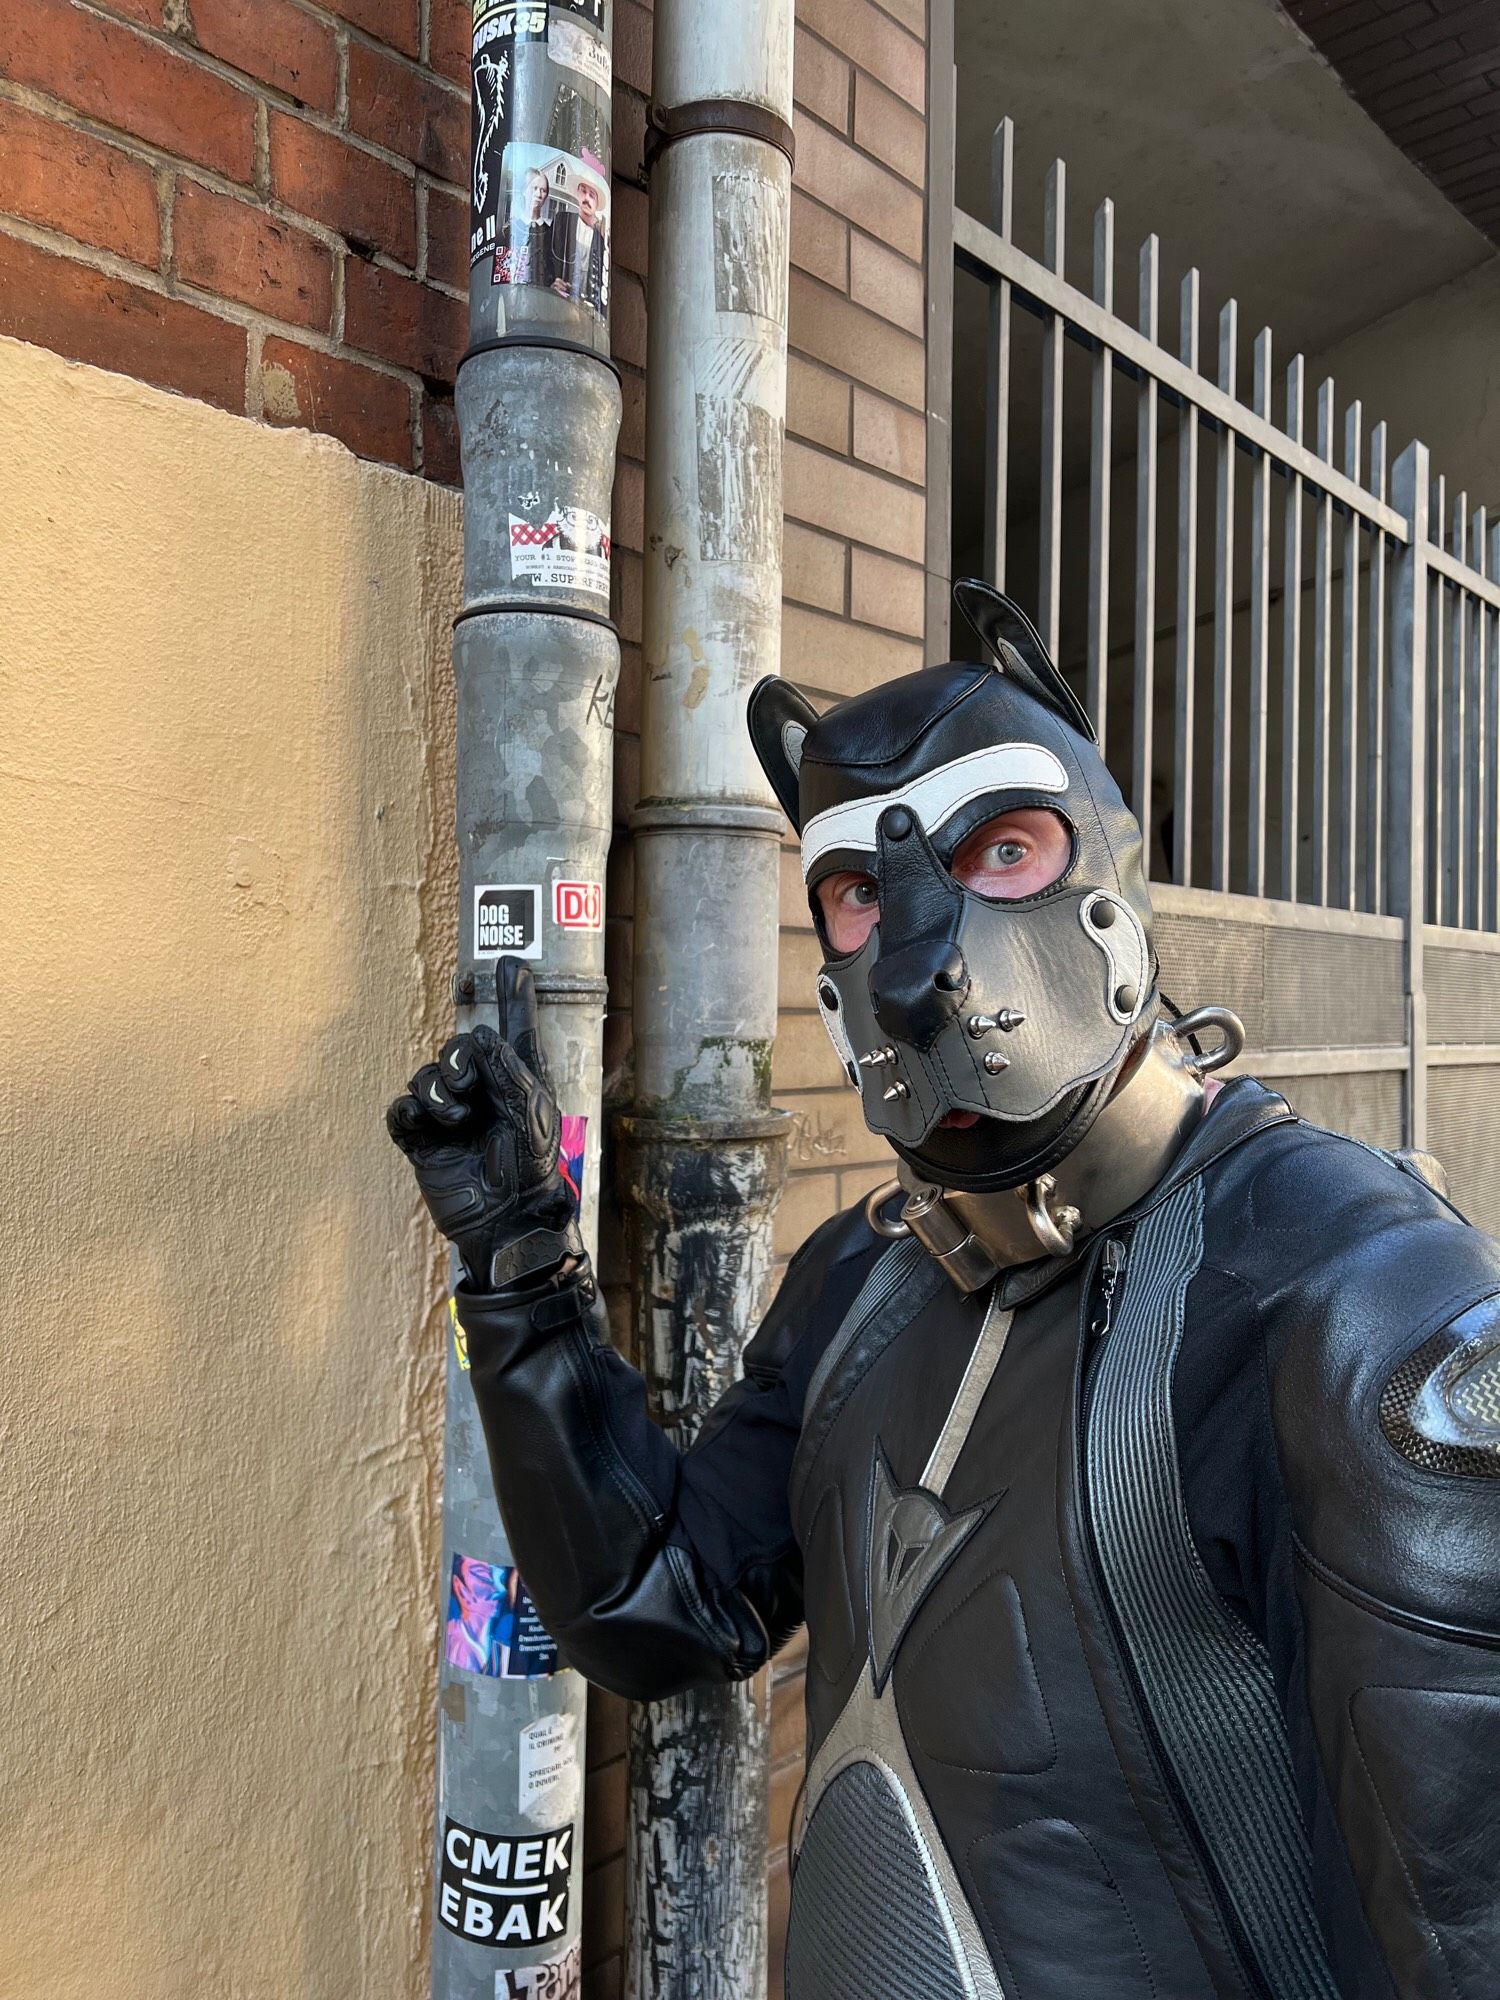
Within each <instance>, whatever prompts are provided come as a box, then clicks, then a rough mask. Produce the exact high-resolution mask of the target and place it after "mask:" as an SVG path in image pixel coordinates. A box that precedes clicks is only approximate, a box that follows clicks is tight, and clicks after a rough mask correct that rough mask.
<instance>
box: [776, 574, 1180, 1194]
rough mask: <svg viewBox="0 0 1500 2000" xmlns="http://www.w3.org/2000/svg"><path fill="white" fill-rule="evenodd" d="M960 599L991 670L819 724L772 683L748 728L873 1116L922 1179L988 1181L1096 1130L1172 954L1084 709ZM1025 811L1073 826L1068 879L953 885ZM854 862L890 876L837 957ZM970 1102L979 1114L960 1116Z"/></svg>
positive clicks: (988, 1187) (831, 1002) (979, 590)
mask: <svg viewBox="0 0 1500 2000" xmlns="http://www.w3.org/2000/svg"><path fill="white" fill-rule="evenodd" d="M954 598H955V601H956V602H957V604H958V606H959V609H960V610H961V611H962V612H963V613H964V616H965V617H966V618H967V619H968V621H969V623H970V624H971V625H972V626H973V628H974V630H975V631H976V633H977V634H978V635H979V638H980V639H981V641H982V642H983V644H984V646H985V648H986V650H987V651H988V653H989V654H990V655H991V658H992V661H993V664H992V665H984V666H976V665H971V664H966V663H962V662H952V663H950V664H948V665H947V666H940V667H927V668H924V669H923V670H922V671H921V672H919V673H914V674H907V675H905V676H903V677H902V678H901V679H900V680H895V681H888V682H886V683H885V685H884V686H882V687H878V688H874V689H872V690H870V692H869V693H867V694H859V695H855V696H852V697H851V698H850V699H849V700H847V701H842V702H839V703H837V704H836V705H835V706H834V707H832V708H830V709H829V710H828V711H827V712H826V713H825V714H824V715H822V716H819V715H818V713H817V711H816V710H815V709H814V708H813V707H812V706H811V705H810V704H809V703H808V702H807V701H806V700H805V698H804V697H803V696H802V695H800V694H799V693H798V692H797V691H796V689H795V688H792V687H789V686H788V685H787V684H786V683H785V682H784V681H781V680H776V679H768V680H763V681H761V682H760V684H759V685H758V686H757V687H756V688H755V690H754V692H753V693H752V695H751V697H750V707H749V723H750V734H751V738H752V741H753V743H754V745H755V750H756V754H757V756H758V757H759V759H760V761H761V764H762V766H763V767H764V769H765V772H766V775H767V777H768V778H769V779H770V781H771V784H772V786H773V788H774V790H775V792H776V796H777V798H778V799H779V800H780V802H781V805H782V808H783V810H784V811H785V812H786V814H787V817H788V818H789V819H790V820H791V822H792V824H793V825H794V826H795V827H796V828H797V831H798V832H799V834H800V835H801V839H802V870H803V877H804V879H805V881H806V883H807V887H808V892H809V898H810V900H811V902H812V906H813V920H814V923H815V925H816V926H817V930H818V936H819V939H820V941H821V943H822V947H823V968H822V971H821V972H820V973H819V975H818V988H817V996H818V1007H819V1010H820V1011H821V1013H822V1016H823V1021H824V1024H825V1026H826V1027H827V1029H828V1032H829V1035H830V1036H831V1038H832V1040H833V1045H834V1047H835V1049H836V1050H837V1051H838V1055H839V1059H840V1061H841V1062H842V1063H843V1065H844V1069H845V1072H846V1073H847V1075H848V1077H849V1081H850V1082H851V1084H853V1085H854V1087H855V1088H856V1089H857V1090H858V1091H859V1093H860V1097H861V1100H862V1106H863V1111H864V1117H865V1122H866V1124H867V1125H868V1126H869V1127H870V1129H871V1131H873V1132H876V1133H878V1134H879V1135H880V1136H881V1137H882V1138H884V1139H888V1140H889V1141H890V1143H891V1145H892V1146H893V1147H894V1148H895V1150H896V1152H897V1153H898V1154H899V1155H900V1156H901V1158H902V1159H903V1160H905V1161H906V1162H907V1163H908V1164H909V1165H910V1166H911V1167H912V1168H913V1169H914V1170H915V1171H916V1172H917V1173H918V1174H920V1175H921V1176H922V1178H923V1179H924V1180H926V1181H929V1182H932V1183H934V1184H936V1185H937V1186H939V1187H948V1188H955V1189H962V1190H965V1191H967V1192H971V1193H987V1192H990V1191H992V1190H997V1189H1002V1188H1010V1187H1020V1186H1022V1185H1023V1184H1024V1183H1025V1182H1027V1181H1030V1180H1033V1179H1035V1178H1036V1177H1037V1176H1038V1175H1039V1174H1043V1173H1045V1172H1047V1171H1048V1170H1049V1169H1050V1168H1052V1167H1053V1166H1055V1165H1056V1164H1057V1162H1058V1161H1059V1160H1061V1159H1063V1158H1064V1157H1065V1156H1066V1155H1067V1154H1068V1153H1069V1152H1071V1151H1072V1149H1073V1148H1074V1147H1075V1146H1076V1145H1077V1144H1078V1142H1079V1141H1080V1140H1081V1139H1082V1138H1083V1136H1084V1134H1085V1133H1086V1132H1087V1131H1088V1129H1089V1127H1090V1125H1091V1124H1092V1123H1093V1121H1094V1119H1095V1117H1096V1116H1097V1115H1098V1113H1099V1111H1100V1110H1101V1108H1102V1107H1103V1105H1104V1103H1105V1101H1106V1099H1107V1098H1108V1096H1109V1093H1110V1090H1111V1089H1112V1088H1113V1086H1114V1083H1115V1080H1116V1078H1117V1077H1118V1076H1119V1074H1120V1071H1121V1069H1122V1068H1123V1066H1124V1064H1125V1062H1126V1060H1127V1058H1128V1057H1129V1055H1130V1054H1131V1052H1132V1050H1133V1049H1134V1048H1135V1045H1136V1044H1137V1042H1139V1041H1140V1040H1141V1038H1142V1037H1143V1036H1144V1035H1145V1034H1146V1033H1147V1032H1148V1031H1149V1029H1150V1027H1151V1025H1152V1023H1153V1021H1154V1020H1155V1018H1156V1013H1157V1009H1158V1004H1159V1002H1158V993H1157V965H1156V957H1155V953H1154V951H1153V948H1152V943H1151V900H1150V896H1149V894H1148V892H1147V889H1146V878H1145V869H1144V864H1143V858H1142V853H1141V832H1140V828H1139V827H1138V825H1137V824H1136V821H1135V819H1134V818H1133V816H1132V815H1131V813H1130V812H1129V810H1128V808H1127V807H1126V805H1125V802H1124V800H1123V799H1122V797H1121V796H1120V792H1119V788H1118V787H1117V786H1116V784H1115V782H1114V779H1113V778H1112V777H1111V776H1110V774H1109V772H1108V770H1107V769H1106V768H1105V764H1104V760H1103V758H1102V757H1101V756H1100V754H1099V748H1098V743H1097V739H1096V738H1095V735H1094V731H1093V728H1092V726H1091V724H1090V723H1089V720H1088V717H1087V715H1086V714H1085V712H1084V710H1083V708H1082V706H1081V705H1080V703H1079V702H1078V700H1077V698H1076V697H1075V696H1074V694H1073V693H1072V691H1071V690H1070V689H1069V687H1068V685H1067V683H1066V682H1065V681H1064V680H1063V678H1062V676H1061V674H1059V673H1058V671H1057V669H1056V667H1054V665H1053V664H1052V661H1051V660H1050V659H1049V657H1048V655H1047V651H1046V648H1045V647H1044V646H1043V645H1042V642H1041V640H1040V638H1039V637H1038V635H1037V633H1036V631H1035V630H1034V628H1033V627H1032V625H1031V623H1030V621H1029V620H1028V619H1027V617H1026V616H1025V614H1024V612H1022V611H1021V610H1020V609H1019V607H1018V606H1016V605H1015V604H1013V603H1012V602H1011V600H1010V599H1009V598H1007V597H1004V596H1002V595H1001V594H1000V592H999V591H996V590H993V589H991V588H990V586H989V585H987V584H982V583H975V582H964V583H959V584H957V585H956V586H955V588H954ZM1020 806H1042V807H1045V808H1047V809H1048V810H1050V811H1052V812H1054V813H1056V814H1058V815H1059V816H1060V817H1061V818H1062V819H1063V821H1064V822H1065V823H1066V825H1067V826H1068V828H1069V830H1070V832H1071V836H1072V854H1071V858H1070V860H1069V861H1068V863H1067V866H1066V867H1065V869H1064V872H1063V874H1062V877H1061V878H1060V879H1059V880H1058V881H1056V882H1054V883H1052V884H1051V885H1050V886H1049V887H1048V888H1046V889H1043V890H1042V891H1040V892H1039V893H1038V894H1036V895H1033V896H1028V897H1025V898H1023V899H1021V900H1019V901H1014V902H1011V901H1004V900H1001V899H999V898H996V897H991V896H984V895H980V894H978V893H977V892H976V891H974V890H972V889H969V888H966V887H964V886H963V885H962V884H960V883H958V882H957V881H955V880H954V878H953V876H952V875H951V874H950V872H949V869H950V865H951V863H952V861H953V857H954V855H955V854H956V852H957V851H958V849H959V848H960V846H961V845H962V844H963V842H964V841H965V840H966V839H967V838H968V836H969V835H970V834H972V833H973V832H974V831H975V830H976V829H977V828H979V827H981V826H983V825H984V824H985V823H986V822H987V821H989V820H992V819H994V818H995V817H996V816H997V814H1000V813H1002V812H1008V811H1011V810H1013V809H1015V808H1017V807H1020ZM847 870H854V871H857V872H859V873H862V874H867V875H869V876H871V877H873V878H874V882H875V885H876V890H877V893H878V898H879V907H880V915H879V920H878V922H877V923H876V925H875V927H874V929H873V930H872V931H871V932H870V934H869V936H868V937H867V938H866V939H865V941H864V943H863V944H862V945H861V946H860V947H859V949H858V950H857V951H853V952H848V953H844V954H839V953H836V952H834V951H833V950H832V949H831V948H830V945H829V942H828V937H827V934H826V931H825V929H824V927H823V923H822V919H821V915H820V912H819V909H818V902H817V894H816V891H817V885H818V883H819V882H820V881H822V880H824V879H825V878H826V877H827V876H830V875H834V874H839V873H843V872H845V871H847ZM953 1111H968V1112H975V1113H978V1114H979V1116H978V1122H977V1123H975V1124H971V1125H968V1126H967V1127H966V1128H962V1129H961V1128H956V1127H952V1126H948V1127H945V1126H943V1125H942V1123H941V1121H942V1120H943V1119H944V1118H945V1117H946V1115H947V1114H948V1113H949V1112H953Z"/></svg>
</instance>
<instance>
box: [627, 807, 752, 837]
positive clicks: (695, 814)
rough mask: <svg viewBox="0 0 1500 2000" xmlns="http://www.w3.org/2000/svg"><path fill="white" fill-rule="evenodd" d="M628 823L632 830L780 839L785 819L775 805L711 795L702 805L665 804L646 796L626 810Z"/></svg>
mask: <svg viewBox="0 0 1500 2000" xmlns="http://www.w3.org/2000/svg"><path fill="white" fill-rule="evenodd" d="M628 824H629V827H630V831H631V832H632V833H650V832H659V831H662V830H666V831H669V832H677V833H760V834H773V835H774V836H775V837H776V839H777V840H780V838H781V833H782V828H783V826H784V825H785V820H784V818H783V816H782V813H781V810H780V808H779V807H776V806H735V805H720V804H719V803H718V802H717V800H712V799H709V800H705V801H704V803H703V804H702V805H693V806H669V805H660V804H653V803H652V802H651V801H650V800H647V801H645V802H644V803H643V804H641V805H638V806H637V807H636V808H635V810H634V812H632V813H631V814H630V816H629V821H628Z"/></svg>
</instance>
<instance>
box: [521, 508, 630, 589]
mask: <svg viewBox="0 0 1500 2000" xmlns="http://www.w3.org/2000/svg"><path fill="white" fill-rule="evenodd" d="M609 557H610V538H609V523H608V521H601V520H600V518H599V516H598V515H597V514H591V513H590V512H589V510H588V509H587V508H586V507H563V506H557V507H554V508H553V509H552V512H551V513H550V514H549V515H548V516H547V518H546V520H545V521H541V522H534V521H527V520H523V518H522V517H521V516H520V515H519V514H512V515H511V516H510V570H511V575H512V576H513V577H514V578H516V579H517V581H525V582H527V583H534V584H535V585H536V586H537V588H538V589H539V590H581V591H583V592H585V593H586V594H587V595H588V596H590V597H603V598H607V597H608V596H609Z"/></svg>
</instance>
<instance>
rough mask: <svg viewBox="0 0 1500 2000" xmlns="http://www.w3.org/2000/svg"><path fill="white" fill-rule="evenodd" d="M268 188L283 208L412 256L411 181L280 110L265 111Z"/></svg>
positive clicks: (408, 260)
mask: <svg viewBox="0 0 1500 2000" xmlns="http://www.w3.org/2000/svg"><path fill="white" fill-rule="evenodd" d="M271 189H272V192H273V193H274V194H275V195H276V196H277V197H278V198H279V199H280V200H281V201H284V202H285V203H286V205H287V207H288V208H294V209H296V211H297V213H298V214H299V215H310V216H312V217H314V218H315V220H317V221H318V222H326V223H327V224H328V225H329V227H330V228H332V229H338V230H341V231H342V232H343V234H344V235H345V236H346V237H347V238H348V239H349V241H350V242H351V243H361V244H368V245H371V246H373V247H374V248H375V249H377V250H384V251H386V252H387V254H388V255H390V256H392V257H394V258H396V259H397V260H398V262H400V263H402V264H415V262H416V258H417V196H416V181H415V179H413V178H409V177H408V176H407V175H406V174H403V173H402V172H401V171H400V169H399V168H396V167H393V166H391V165H390V164H389V162H388V161H385V160H377V159H375V158H374V157H373V155H371V154H369V153H364V152H361V151H360V150H359V148H358V147H356V146H350V145H346V144H345V142H344V141H343V140H342V139H340V138H339V137H338V135H337V134H336V133H333V132H322V131H320V130H319V129H318V128H317V126H315V125H309V124H307V123H305V121H304V120H302V119H300V118H293V117H290V116H289V115H288V114H287V113H286V112H283V111H273V112H272V113H271Z"/></svg>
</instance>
